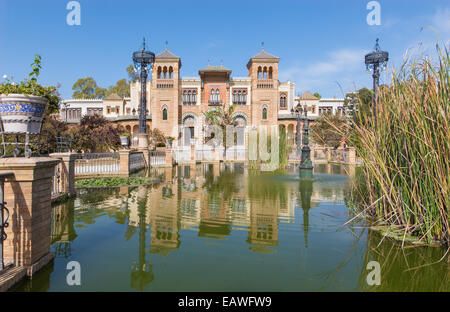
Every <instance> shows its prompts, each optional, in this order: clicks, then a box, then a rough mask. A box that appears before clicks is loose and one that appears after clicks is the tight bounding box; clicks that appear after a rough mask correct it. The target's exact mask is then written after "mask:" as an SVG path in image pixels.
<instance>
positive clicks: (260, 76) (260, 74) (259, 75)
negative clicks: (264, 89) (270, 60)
mask: <svg viewBox="0 0 450 312" xmlns="http://www.w3.org/2000/svg"><path fill="white" fill-rule="evenodd" d="M258 79H262V70H261V66H260V67H258Z"/></svg>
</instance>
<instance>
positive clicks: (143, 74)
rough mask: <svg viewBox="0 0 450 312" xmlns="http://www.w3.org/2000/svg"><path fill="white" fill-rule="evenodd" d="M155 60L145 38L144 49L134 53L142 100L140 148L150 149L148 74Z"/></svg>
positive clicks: (140, 104) (140, 110) (140, 106)
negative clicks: (148, 133)
mask: <svg viewBox="0 0 450 312" xmlns="http://www.w3.org/2000/svg"><path fill="white" fill-rule="evenodd" d="M154 61H155V53H153V52H150V51H146V50H145V38H144V42H143V45H142V50H140V51H136V52H134V53H133V63H134V68H135V70H136V71H137V72H139V71H140V75H139V77H140V78H139V80H140V81H141V101H140V103H139V109H138V112H139V135H138V137H139V143H138V147H139V149H148V137H147V76H148V72H149V71H150V70H151V68H152V64H153V62H154Z"/></svg>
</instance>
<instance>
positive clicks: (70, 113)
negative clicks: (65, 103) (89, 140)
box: [67, 108, 81, 121]
mask: <svg viewBox="0 0 450 312" xmlns="http://www.w3.org/2000/svg"><path fill="white" fill-rule="evenodd" d="M80 118H81V108H68V109H67V120H72V121H78V120H80Z"/></svg>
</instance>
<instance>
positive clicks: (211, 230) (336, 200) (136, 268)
mask: <svg viewBox="0 0 450 312" xmlns="http://www.w3.org/2000/svg"><path fill="white" fill-rule="evenodd" d="M356 170H357V169H356ZM151 174H152V175H155V176H158V177H159V178H160V182H159V183H155V184H153V185H149V186H140V187H133V188H129V187H120V188H110V189H79V190H78V191H77V197H76V198H75V199H73V200H70V201H68V202H65V203H63V204H59V205H55V206H53V208H52V210H53V211H52V218H53V220H52V233H51V240H52V251H53V252H54V253H55V256H56V258H55V260H54V262H53V263H52V264H51V265H49V266H48V267H46V268H45V269H43V270H42V271H40V272H39V273H38V274H36V275H35V276H34V277H33V279H32V280H27V281H24V282H23V283H21V284H20V285H19V286H18V287H16V289H15V290H16V291H449V290H450V276H449V262H448V257H447V258H444V259H443V260H442V261H439V260H440V259H442V258H443V257H446V255H445V251H446V250H445V249H444V248H441V247H416V246H414V247H413V246H407V248H402V246H401V243H398V242H395V241H392V240H390V239H388V238H384V239H383V237H382V236H381V235H380V234H378V233H376V232H373V231H370V230H368V229H367V227H366V226H365V225H364V224H363V223H357V222H356V221H351V222H348V223H347V221H349V220H350V219H351V218H352V217H353V216H352V215H351V214H350V212H349V209H348V208H347V206H346V194H347V193H348V190H349V181H350V179H351V178H352V177H353V176H354V175H355V168H354V167H345V166H341V165H330V164H328V165H318V166H316V167H315V169H314V180H313V181H309V182H307V181H300V180H299V179H298V173H297V172H296V169H295V168H289V170H288V171H287V172H279V173H268V172H255V171H251V170H248V169H246V167H245V166H244V164H243V163H221V164H197V165H191V166H178V167H174V168H162V169H155V170H153V171H152V172H151ZM70 261H77V262H78V263H79V264H80V267H81V285H80V286H69V285H68V284H67V282H66V277H67V274H68V273H69V272H70V271H71V270H68V269H67V264H68V263H69V262H70ZM370 261H377V262H378V263H379V264H380V285H368V283H367V276H368V274H369V273H370V272H371V271H372V269H367V268H366V267H367V264H368V263H369V262H370Z"/></svg>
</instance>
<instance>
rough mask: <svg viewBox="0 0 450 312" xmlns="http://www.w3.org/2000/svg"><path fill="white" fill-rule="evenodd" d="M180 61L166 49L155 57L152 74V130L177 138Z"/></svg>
mask: <svg viewBox="0 0 450 312" xmlns="http://www.w3.org/2000/svg"><path fill="white" fill-rule="evenodd" d="M180 68H181V59H180V58H179V57H178V56H176V55H175V54H173V53H172V52H170V51H169V50H168V49H167V47H166V49H165V50H164V51H163V52H161V53H159V54H158V55H156V57H155V63H154V65H153V72H152V78H153V79H152V88H151V90H152V91H151V111H150V113H151V115H152V128H153V129H155V128H157V129H159V130H161V131H162V132H163V133H164V135H165V136H172V137H175V138H176V137H177V131H178V127H177V126H178V119H179V112H178V110H179V107H178V102H179V99H178V96H179V81H180Z"/></svg>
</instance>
